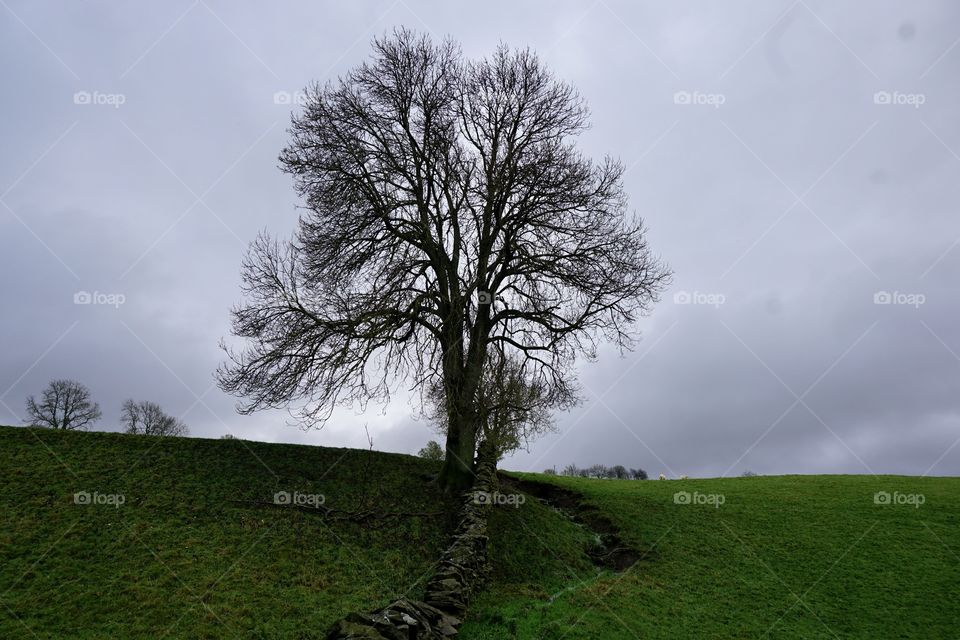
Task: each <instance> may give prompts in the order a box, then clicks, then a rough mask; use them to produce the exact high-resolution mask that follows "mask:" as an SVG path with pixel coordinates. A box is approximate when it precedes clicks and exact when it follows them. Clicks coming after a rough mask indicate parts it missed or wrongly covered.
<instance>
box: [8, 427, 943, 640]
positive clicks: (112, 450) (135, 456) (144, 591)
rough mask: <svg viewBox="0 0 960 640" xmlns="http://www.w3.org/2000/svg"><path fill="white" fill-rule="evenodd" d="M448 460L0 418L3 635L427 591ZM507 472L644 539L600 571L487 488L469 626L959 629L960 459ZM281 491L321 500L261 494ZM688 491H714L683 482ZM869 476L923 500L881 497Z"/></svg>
mask: <svg viewBox="0 0 960 640" xmlns="http://www.w3.org/2000/svg"><path fill="white" fill-rule="evenodd" d="M437 470H438V467H437V465H436V464H435V463H430V462H426V461H423V460H419V459H416V458H412V457H409V456H402V455H395V454H384V453H376V452H374V453H371V452H367V451H360V450H349V449H328V448H320V447H307V446H298V445H279V444H266V443H255V442H245V441H233V440H202V439H170V440H164V439H153V438H150V437H146V436H127V435H122V434H108V433H58V432H51V431H46V430H33V429H24V428H13V427H0V477H2V478H3V480H2V482H0V501H2V502H0V504H2V505H3V509H2V510H0V605H2V606H0V638H8V637H9V638H17V637H28V638H32V637H34V635H35V636H36V637H37V638H43V639H46V638H163V637H166V638H235V637H250V638H321V637H323V633H324V632H325V631H326V629H327V628H328V626H329V625H330V623H331V622H332V621H333V620H335V619H336V618H338V617H340V616H341V615H343V614H344V613H346V612H348V611H351V610H370V609H373V608H375V607H377V606H380V605H383V604H386V602H387V601H388V600H390V599H391V598H392V597H394V596H396V595H399V594H402V593H409V594H411V595H413V596H417V595H419V592H418V589H419V588H420V587H421V584H422V580H423V578H424V577H425V573H426V572H428V571H429V569H430V568H431V566H432V563H433V561H434V559H435V558H436V556H437V555H438V553H439V552H440V550H441V549H442V547H443V545H444V544H445V541H446V533H447V530H448V527H450V526H452V524H453V523H452V522H450V520H449V519H448V518H446V517H443V516H439V515H434V514H437V513H440V512H443V511H445V510H446V509H447V508H448V507H450V506H451V505H450V504H449V503H445V502H444V500H443V499H442V497H441V496H440V495H439V493H438V492H437V490H436V488H435V485H434V484H433V483H431V481H430V480H431V476H432V475H433V474H435V473H436V472H437ZM518 475H519V476H521V477H526V478H536V479H537V480H539V481H549V482H554V483H557V484H558V485H561V486H566V487H570V488H573V489H575V490H577V491H578V492H581V493H582V494H583V495H584V496H585V500H586V502H587V503H589V504H590V505H592V506H594V507H595V508H596V509H598V510H599V511H600V512H601V513H603V514H604V515H605V516H606V517H607V518H609V519H610V520H612V521H613V522H614V524H615V525H616V527H618V528H619V530H620V535H621V537H622V538H623V539H624V540H625V541H627V542H629V543H630V544H631V545H632V546H634V547H635V548H637V549H639V550H641V551H642V552H645V557H644V559H643V560H642V561H641V562H640V563H639V564H637V565H636V566H635V567H634V568H632V569H631V570H629V571H627V572H626V573H623V574H616V573H612V572H610V571H606V570H603V571H598V570H597V569H596V568H595V567H594V565H593V564H592V563H591V561H590V559H589V557H588V556H587V554H586V553H585V550H586V549H587V548H588V546H589V545H590V544H591V541H592V539H593V534H592V533H591V532H590V531H587V530H585V529H583V528H582V527H580V526H578V525H576V524H574V523H573V522H571V521H570V520H568V519H567V518H566V517H564V515H562V514H560V513H558V512H556V511H555V510H553V509H551V508H549V507H547V506H545V505H543V504H540V503H539V502H537V501H536V500H533V499H530V500H527V502H526V503H525V504H523V505H522V506H520V507H519V508H514V507H512V506H503V507H498V508H496V509H495V510H494V514H493V517H492V521H491V523H490V529H491V532H492V536H493V538H492V541H491V555H492V559H493V563H494V573H493V576H492V579H491V584H490V585H489V587H488V589H487V591H486V592H485V593H484V594H483V595H481V596H480V597H479V598H478V600H477V601H476V603H475V606H474V607H473V609H472V611H471V618H470V620H469V621H468V622H467V624H466V625H465V626H464V628H463V632H462V635H463V637H464V638H466V639H467V640H471V639H473V640H476V639H486V638H504V637H520V638H635V637H640V638H688V637H689V638H694V637H696V638H759V637H768V638H832V637H841V638H881V637H882V638H908V637H918V638H948V637H950V638H954V637H956V636H957V627H956V620H960V604H958V603H960V597H958V596H960V557H958V554H960V480H957V479H942V478H941V479H934V478H900V477H881V478H872V477H864V476H811V477H768V478H745V479H728V480H688V481H669V482H661V481H646V482H629V481H597V480H581V479H567V478H549V477H546V476H539V475H535V474H518ZM278 491H286V492H288V493H290V494H293V493H294V492H298V493H299V494H300V495H301V496H313V495H323V501H324V507H325V508H329V509H332V510H333V511H332V512H331V513H330V514H327V515H321V513H318V512H316V511H308V510H298V509H291V508H277V507H272V506H270V503H272V501H273V497H274V494H275V493H276V492H278ZM678 491H685V492H687V493H689V494H690V496H691V499H690V502H691V503H697V502H705V501H710V502H713V503H717V502H719V501H720V499H717V498H711V497H709V496H716V495H719V496H722V501H723V504H721V505H719V506H715V505H714V504H677V503H676V502H675V501H674V494H675V493H676V492H678ZM877 491H887V492H889V493H891V494H893V493H894V492H899V495H901V496H903V495H912V494H921V495H922V496H923V500H924V503H923V504H922V505H920V506H919V507H918V508H914V506H912V505H908V504H901V505H876V504H874V493H875V492H877ZM81 492H86V493H88V494H90V495H91V502H92V503H93V504H76V503H75V499H74V494H75V493H81ZM95 492H96V493H97V494H98V496H97V497H94V493H95ZM113 496H122V504H117V503H119V502H120V501H121V498H119V497H117V498H114V497H113ZM98 501H99V502H100V504H97V503H96V502H98ZM350 518H352V520H351V519H350Z"/></svg>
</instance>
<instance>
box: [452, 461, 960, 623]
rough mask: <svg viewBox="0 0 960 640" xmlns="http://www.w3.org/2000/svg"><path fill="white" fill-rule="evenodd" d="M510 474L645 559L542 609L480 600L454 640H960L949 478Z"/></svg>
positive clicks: (956, 484)
mask: <svg viewBox="0 0 960 640" xmlns="http://www.w3.org/2000/svg"><path fill="white" fill-rule="evenodd" d="M518 475H521V476H522V477H528V478H536V479H537V480H540V481H550V482H554V483H556V484H558V485H561V486H566V487H570V488H573V489H576V490H577V491H579V492H581V493H582V494H584V495H585V496H586V499H587V502H588V503H589V504H591V505H594V506H596V507H597V508H599V509H600V511H601V512H602V513H604V514H605V515H606V516H608V517H609V518H610V519H612V520H613V521H614V522H615V523H616V524H617V525H618V526H619V528H620V530H621V535H622V536H623V537H624V538H625V539H626V540H628V541H630V542H631V543H632V544H633V545H635V546H636V547H637V548H638V549H641V550H643V551H645V552H646V553H647V555H646V558H645V559H644V560H643V561H641V562H640V563H638V564H637V565H635V566H634V568H633V569H631V570H630V571H628V572H626V573H624V574H622V575H609V574H607V575H602V576H600V577H599V578H598V579H596V580H584V581H583V582H580V581H578V580H576V579H574V578H572V577H571V585H570V589H569V590H568V591H565V592H563V593H561V594H559V595H558V596H556V597H555V598H554V599H553V601H552V602H551V601H549V600H548V601H544V599H543V596H544V595H546V592H540V593H535V592H530V591H527V592H525V591H524V590H522V589H506V588H503V587H502V586H501V587H498V588H496V589H494V590H491V591H489V592H488V593H487V594H485V595H484V596H483V597H482V599H481V601H480V602H478V603H477V606H475V607H474V610H473V616H472V618H471V620H470V622H468V624H467V625H466V626H465V628H464V632H463V637H464V638H467V639H471V640H475V639H479V638H491V639H492V638H503V637H510V636H516V637H521V638H584V639H587V638H644V639H647V638H665V639H666V638H837V637H839V638H957V637H960V479H957V478H911V477H896V476H882V477H879V478H874V477H870V476H780V477H760V478H734V479H723V480H672V481H646V482H629V481H606V480H585V479H571V478H550V477H548V476H540V475H535V474H518ZM881 491H883V492H887V493H889V494H890V495H891V497H892V498H891V502H895V501H911V498H910V497H908V496H912V495H920V496H922V498H917V499H916V500H912V502H914V503H919V502H921V501H923V504H919V506H915V504H908V503H904V504H899V505H898V504H889V505H882V504H879V505H878V504H875V500H874V495H875V493H876V492H881ZM677 492H686V494H689V496H690V500H689V503H688V504H677V502H676V501H675V498H674V495H675V494H676V493H677ZM894 492H898V493H897V496H896V497H894ZM695 494H696V495H695ZM714 496H717V497H714ZM685 501H686V500H685V496H684V495H681V497H680V502H685ZM696 502H699V503H700V504H694V503H696ZM721 502H722V504H720V503H721ZM709 503H713V504H709ZM544 553H549V550H545V551H544Z"/></svg>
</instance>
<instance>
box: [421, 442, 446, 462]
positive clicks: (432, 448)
mask: <svg viewBox="0 0 960 640" xmlns="http://www.w3.org/2000/svg"><path fill="white" fill-rule="evenodd" d="M417 455H418V456H420V457H421V458H425V459H427V460H438V461H439V460H443V458H444V455H443V447H441V446H440V444H439V443H438V442H437V441H436V440H431V441H430V442H428V443H427V445H426V446H425V447H424V448H423V449H420V451H418V452H417Z"/></svg>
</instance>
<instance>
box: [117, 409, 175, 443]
mask: <svg viewBox="0 0 960 640" xmlns="http://www.w3.org/2000/svg"><path fill="white" fill-rule="evenodd" d="M120 425H121V426H122V427H123V429H124V431H125V432H126V433H133V434H140V435H147V436H178V437H182V436H186V435H189V433H190V430H189V429H188V428H187V425H186V424H185V423H184V422H183V421H182V420H179V419H177V418H175V417H173V416H171V415H168V414H167V413H166V412H165V411H164V410H163V409H162V408H161V407H160V405H158V404H157V403H156V402H150V401H148V400H143V401H140V402H134V401H133V400H127V401H126V402H124V403H123V407H122V408H121V410H120Z"/></svg>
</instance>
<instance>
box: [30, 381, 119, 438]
mask: <svg viewBox="0 0 960 640" xmlns="http://www.w3.org/2000/svg"><path fill="white" fill-rule="evenodd" d="M101 415H102V414H101V412H100V405H99V404H97V403H96V402H94V401H93V400H92V399H91V397H90V390H89V389H88V388H87V387H85V386H83V385H82V384H80V383H79V382H77V381H76V380H51V381H50V384H48V385H47V388H46V389H44V390H43V393H41V394H40V399H39V401H38V400H36V399H35V398H34V397H33V396H30V397H29V398H27V417H28V418H29V420H30V424H31V425H32V426H36V427H49V428H51V429H86V428H87V427H89V426H90V425H91V424H93V423H94V422H96V421H97V420H99V419H100V416H101Z"/></svg>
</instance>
